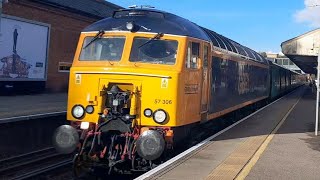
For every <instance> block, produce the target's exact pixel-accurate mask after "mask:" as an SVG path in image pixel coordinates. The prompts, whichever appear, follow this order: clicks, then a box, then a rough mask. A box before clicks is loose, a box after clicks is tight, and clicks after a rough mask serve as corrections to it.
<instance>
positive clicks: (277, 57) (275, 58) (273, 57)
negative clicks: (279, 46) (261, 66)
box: [266, 53, 304, 73]
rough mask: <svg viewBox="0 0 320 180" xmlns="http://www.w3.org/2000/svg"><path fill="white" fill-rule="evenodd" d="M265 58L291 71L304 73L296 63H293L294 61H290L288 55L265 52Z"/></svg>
mask: <svg viewBox="0 0 320 180" xmlns="http://www.w3.org/2000/svg"><path fill="white" fill-rule="evenodd" d="M266 59H268V60H270V61H272V62H274V63H276V64H279V65H280V66H283V67H285V68H287V69H290V70H292V71H296V72H298V73H304V72H303V71H302V70H301V69H300V68H299V67H298V66H297V65H296V64H294V62H292V61H291V60H290V59H289V58H288V57H286V56H284V55H283V54H278V53H266Z"/></svg>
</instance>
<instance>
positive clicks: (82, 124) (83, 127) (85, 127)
mask: <svg viewBox="0 0 320 180" xmlns="http://www.w3.org/2000/svg"><path fill="white" fill-rule="evenodd" d="M89 125H90V123H89V122H81V125H80V129H83V130H84V129H89Z"/></svg>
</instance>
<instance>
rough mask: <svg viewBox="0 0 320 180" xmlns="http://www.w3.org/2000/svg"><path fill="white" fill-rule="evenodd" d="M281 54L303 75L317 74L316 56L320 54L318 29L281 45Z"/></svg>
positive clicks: (319, 31) (319, 33)
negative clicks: (302, 72)
mask: <svg viewBox="0 0 320 180" xmlns="http://www.w3.org/2000/svg"><path fill="white" fill-rule="evenodd" d="M281 48H282V52H283V54H285V55H286V56H287V57H288V58H290V60H291V61H293V62H294V63H295V64H296V65H297V66H298V67H299V68H300V69H301V70H302V71H304V72H305V73H310V74H316V73H317V69H316V67H317V56H318V53H319V52H320V28H319V29H315V30H312V31H309V32H307V33H305V34H302V35H300V36H297V37H295V38H292V39H289V40H287V41H285V42H283V43H281Z"/></svg>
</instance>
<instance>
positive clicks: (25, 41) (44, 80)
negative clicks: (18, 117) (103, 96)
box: [0, 0, 122, 92]
mask: <svg viewBox="0 0 320 180" xmlns="http://www.w3.org/2000/svg"><path fill="white" fill-rule="evenodd" d="M118 9H122V7H120V6H117V5H115V4H112V3H109V2H106V1H104V0H77V1H72V0H63V1H61V0H0V17H1V18H0V20H1V21H0V89H1V87H2V88H22V89H33V88H38V89H39V88H40V89H41V88H43V89H45V90H46V91H47V92H66V90H67V88H68V79H69V73H68V72H69V69H70V66H71V64H72V60H73V58H74V53H75V49H76V45H77V42H78V38H79V35H80V32H81V30H82V29H83V28H85V27H86V26H88V25H89V24H91V23H93V22H96V21H98V20H100V19H103V18H105V17H109V16H111V15H112V14H113V11H114V10H118Z"/></svg>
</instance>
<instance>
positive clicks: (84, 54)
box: [79, 37, 125, 61]
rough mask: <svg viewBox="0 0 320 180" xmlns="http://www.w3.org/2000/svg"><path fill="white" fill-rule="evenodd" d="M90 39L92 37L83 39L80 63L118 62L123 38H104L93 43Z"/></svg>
mask: <svg viewBox="0 0 320 180" xmlns="http://www.w3.org/2000/svg"><path fill="white" fill-rule="evenodd" d="M92 39H93V37H86V38H85V39H84V43H83V47H82V50H81V54H80V58H79V60H80V61H120V59H121V57H122V52H123V46H124V42H125V37H104V38H99V39H97V40H94V41H92ZM91 41H92V42H91ZM89 42H91V43H90V44H89ZM88 44H89V45H88Z"/></svg>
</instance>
